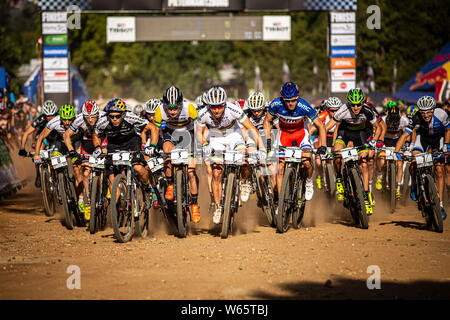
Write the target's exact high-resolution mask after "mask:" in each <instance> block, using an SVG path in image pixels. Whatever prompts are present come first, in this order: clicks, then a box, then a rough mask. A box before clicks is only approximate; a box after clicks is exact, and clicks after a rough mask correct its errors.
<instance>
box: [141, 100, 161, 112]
mask: <svg viewBox="0 0 450 320" xmlns="http://www.w3.org/2000/svg"><path fill="white" fill-rule="evenodd" d="M161 105H162V101H161V100H159V99H149V100H148V101H147V102H146V103H145V106H144V110H145V112H147V113H150V114H153V113H155V112H156V109H158V107H159V106H161Z"/></svg>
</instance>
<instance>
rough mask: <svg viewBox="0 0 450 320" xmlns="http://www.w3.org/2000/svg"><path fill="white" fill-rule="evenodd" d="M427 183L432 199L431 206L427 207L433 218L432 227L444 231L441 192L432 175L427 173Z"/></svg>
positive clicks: (429, 196)
mask: <svg viewBox="0 0 450 320" xmlns="http://www.w3.org/2000/svg"><path fill="white" fill-rule="evenodd" d="M425 181H426V185H427V186H428V188H427V189H428V199H430V202H431V206H429V207H427V208H428V210H427V211H428V212H427V214H429V220H431V227H432V229H433V230H434V231H435V232H438V233H442V232H443V231H444V222H443V221H442V214H441V206H440V199H439V193H438V191H437V186H436V183H435V182H434V179H433V177H432V176H431V175H429V174H427V175H425Z"/></svg>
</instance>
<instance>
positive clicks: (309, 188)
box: [302, 152, 314, 201]
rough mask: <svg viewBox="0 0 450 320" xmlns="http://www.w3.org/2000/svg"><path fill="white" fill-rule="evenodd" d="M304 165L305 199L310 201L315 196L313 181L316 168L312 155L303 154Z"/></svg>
mask: <svg viewBox="0 0 450 320" xmlns="http://www.w3.org/2000/svg"><path fill="white" fill-rule="evenodd" d="M302 163H303V167H304V168H305V169H306V183H305V187H306V191H305V199H306V200H308V201H309V200H311V199H312V197H313V195H314V183H313V181H312V176H313V173H314V166H313V163H312V157H311V153H309V152H305V153H303V154H302Z"/></svg>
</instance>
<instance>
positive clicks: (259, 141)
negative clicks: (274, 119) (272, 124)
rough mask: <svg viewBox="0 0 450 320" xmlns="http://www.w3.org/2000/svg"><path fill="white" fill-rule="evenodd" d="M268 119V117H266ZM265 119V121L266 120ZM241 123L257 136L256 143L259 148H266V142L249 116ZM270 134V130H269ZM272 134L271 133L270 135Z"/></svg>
mask: <svg viewBox="0 0 450 320" xmlns="http://www.w3.org/2000/svg"><path fill="white" fill-rule="evenodd" d="M266 119H267V117H266ZM266 119H264V123H265V121H266ZM241 124H242V125H243V126H244V128H246V129H247V130H248V131H249V132H250V133H251V134H252V135H253V137H255V140H256V144H257V145H258V148H259V150H266V147H265V146H264V142H263V140H262V138H261V135H260V134H259V132H258V130H257V129H256V128H255V126H254V125H253V124H252V122H251V121H250V120H249V119H248V118H247V119H245V120H244V121H243V122H241ZM269 134H270V131H269ZM269 136H270V135H269Z"/></svg>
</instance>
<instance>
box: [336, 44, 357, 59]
mask: <svg viewBox="0 0 450 320" xmlns="http://www.w3.org/2000/svg"><path fill="white" fill-rule="evenodd" d="M355 56H356V48H355V47H331V57H333V58H351V57H355Z"/></svg>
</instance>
